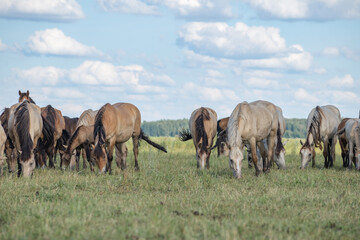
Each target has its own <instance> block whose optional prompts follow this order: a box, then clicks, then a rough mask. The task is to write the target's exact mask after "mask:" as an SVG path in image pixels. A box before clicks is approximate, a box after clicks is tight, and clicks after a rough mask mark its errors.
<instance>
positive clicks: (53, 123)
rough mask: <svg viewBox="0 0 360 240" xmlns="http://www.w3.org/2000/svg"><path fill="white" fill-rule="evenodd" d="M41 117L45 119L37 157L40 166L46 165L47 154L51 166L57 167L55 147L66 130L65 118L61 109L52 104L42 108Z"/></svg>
mask: <svg viewBox="0 0 360 240" xmlns="http://www.w3.org/2000/svg"><path fill="white" fill-rule="evenodd" d="M41 117H42V119H43V130H42V132H43V136H44V138H43V139H42V140H40V142H39V146H38V149H37V155H38V157H37V159H38V164H39V167H44V166H46V156H47V157H48V158H49V167H50V168H55V164H54V163H55V159H54V157H56V155H55V149H56V144H57V141H58V139H60V137H61V136H62V134H63V131H64V130H65V120H64V118H63V116H62V113H61V111H60V110H58V109H55V108H53V107H52V106H51V105H48V106H46V107H42V108H41Z"/></svg>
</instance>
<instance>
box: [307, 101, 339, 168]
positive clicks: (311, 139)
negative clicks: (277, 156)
mask: <svg viewBox="0 0 360 240" xmlns="http://www.w3.org/2000/svg"><path fill="white" fill-rule="evenodd" d="M340 121H341V117H340V111H339V109H338V108H337V107H335V106H333V105H326V106H321V107H320V106H316V107H315V108H313V109H312V110H311V112H310V114H309V116H308V118H307V135H306V142H305V143H303V142H302V141H301V140H300V144H301V145H302V147H301V149H300V156H301V167H300V168H301V169H304V168H305V167H306V166H307V165H308V163H309V162H310V160H312V167H315V147H318V148H320V150H322V146H321V142H323V143H324V150H323V156H324V158H325V163H324V166H325V168H329V167H333V164H334V161H335V145H336V142H337V138H338V137H337V134H336V132H337V128H338V126H339V124H340Z"/></svg>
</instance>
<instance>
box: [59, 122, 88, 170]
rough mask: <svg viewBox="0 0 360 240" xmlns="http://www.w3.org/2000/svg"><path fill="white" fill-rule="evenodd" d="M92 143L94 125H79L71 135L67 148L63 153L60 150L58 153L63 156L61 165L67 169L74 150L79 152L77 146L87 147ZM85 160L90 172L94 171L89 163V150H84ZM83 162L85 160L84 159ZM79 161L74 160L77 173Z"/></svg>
mask: <svg viewBox="0 0 360 240" xmlns="http://www.w3.org/2000/svg"><path fill="white" fill-rule="evenodd" d="M92 143H94V125H90V126H86V125H80V126H79V127H77V128H76V130H75V132H74V133H73V134H72V135H71V137H70V139H69V141H68V143H67V148H66V150H65V151H63V150H60V153H61V154H62V156H63V164H64V166H65V168H66V167H68V166H69V165H70V163H71V157H72V155H73V152H74V151H75V150H77V151H78V150H79V149H78V148H79V146H83V145H85V144H86V145H87V146H89V144H92ZM85 150H86V151H87V152H86V155H87V159H88V161H89V165H90V169H91V171H94V169H93V166H92V164H91V162H90V148H89V147H88V148H85ZM84 160H85V159H84ZM78 163H79V161H78V160H76V170H77V171H79V164H78Z"/></svg>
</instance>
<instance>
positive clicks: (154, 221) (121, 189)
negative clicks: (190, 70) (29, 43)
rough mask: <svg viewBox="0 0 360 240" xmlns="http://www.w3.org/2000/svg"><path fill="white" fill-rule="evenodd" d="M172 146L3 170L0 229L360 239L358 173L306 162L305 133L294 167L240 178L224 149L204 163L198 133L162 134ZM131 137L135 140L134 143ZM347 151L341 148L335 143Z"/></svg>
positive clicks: (293, 150)
mask: <svg viewBox="0 0 360 240" xmlns="http://www.w3.org/2000/svg"><path fill="white" fill-rule="evenodd" d="M154 139H155V141H157V142H159V143H160V144H163V145H165V146H166V147H167V149H168V152H169V153H168V154H164V153H162V152H159V151H157V150H153V149H151V148H150V147H149V146H148V145H147V144H146V143H145V142H143V143H142V144H141V147H140V155H139V164H140V171H139V172H135V171H134V170H133V164H134V158H133V154H132V152H131V151H129V154H128V169H127V170H126V171H124V172H123V171H121V170H120V169H118V168H117V167H116V166H115V165H114V167H113V170H114V171H113V175H101V176H99V175H98V174H94V173H90V170H89V169H85V170H82V171H80V172H79V173H76V172H71V171H61V170H60V169H55V170H53V169H43V170H36V171H35V173H34V176H33V177H32V179H24V178H17V177H15V176H12V175H9V174H5V176H2V177H1V178H0V194H1V195H0V239H240V238H241V239H250V238H259V239H318V238H322V239H340V238H341V239H357V238H358V237H359V235H360V206H359V205H360V191H359V189H360V188H359V187H360V173H359V172H356V171H355V170H354V169H353V170H351V171H348V170H344V169H343V168H342V161H341V158H340V157H339V155H337V160H336V162H335V167H334V168H333V169H330V170H329V169H324V168H323V165H324V160H323V158H322V156H321V155H320V154H318V156H317V163H316V168H314V169H312V168H311V167H310V168H307V169H306V170H304V171H301V170H299V166H300V160H299V154H298V151H299V148H300V144H299V143H298V140H290V142H289V143H288V144H287V145H286V150H287V156H286V160H287V162H286V164H287V169H286V170H277V169H273V170H271V172H270V173H269V174H267V175H264V174H262V175H260V176H259V177H255V170H254V169H249V168H248V167H247V164H246V163H245V162H244V164H243V166H244V167H243V178H242V179H240V180H236V179H234V178H233V177H232V172H231V170H230V169H229V166H228V159H227V158H226V157H220V158H217V157H216V152H213V155H212V157H211V160H210V170H204V171H199V170H197V169H196V161H195V151H194V147H193V145H192V142H191V141H188V142H186V143H182V142H180V141H179V140H177V139H175V138H154ZM129 146H130V145H129ZM337 154H339V149H337Z"/></svg>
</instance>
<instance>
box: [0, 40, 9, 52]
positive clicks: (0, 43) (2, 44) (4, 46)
mask: <svg viewBox="0 0 360 240" xmlns="http://www.w3.org/2000/svg"><path fill="white" fill-rule="evenodd" d="M7 48H8V46H7V45H6V44H5V43H3V42H2V41H1V39H0V51H5V50H6V49H7Z"/></svg>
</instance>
